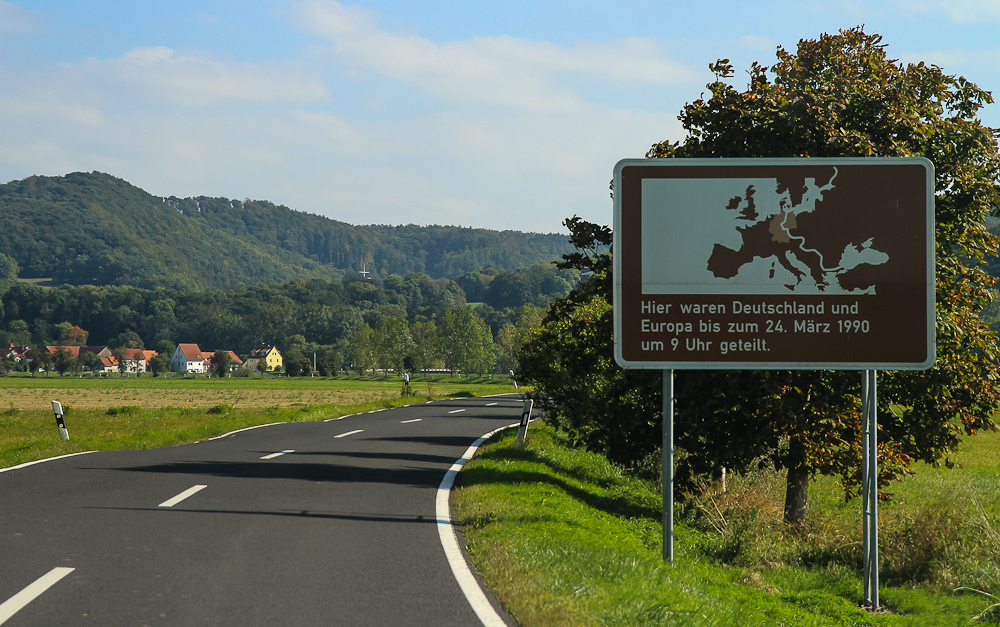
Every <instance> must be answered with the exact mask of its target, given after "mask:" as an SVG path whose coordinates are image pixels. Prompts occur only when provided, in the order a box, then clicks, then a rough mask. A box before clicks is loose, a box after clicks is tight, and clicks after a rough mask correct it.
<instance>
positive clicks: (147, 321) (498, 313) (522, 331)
mask: <svg viewBox="0 0 1000 627" xmlns="http://www.w3.org/2000/svg"><path fill="white" fill-rule="evenodd" d="M7 261H9V259H6V260H5V258H4V256H3V255H0V346H9V345H11V344H13V345H15V346H32V347H36V348H40V347H43V346H51V345H59V344H63V345H74V344H76V345H80V344H86V345H90V346H109V347H111V348H123V347H124V348H145V349H151V350H156V351H158V352H159V353H161V355H164V354H165V355H166V356H167V358H169V355H171V354H172V353H173V350H174V348H175V347H176V345H177V344H179V343H195V344H198V345H199V346H200V347H201V348H202V349H203V350H212V351H216V350H218V351H223V350H232V351H234V352H236V353H237V354H238V355H240V356H245V355H247V354H248V353H249V352H250V351H251V350H252V349H254V348H256V347H258V346H261V345H274V346H277V347H278V348H279V350H281V351H282V353H283V354H284V355H285V361H286V364H288V365H287V366H286V368H288V369H289V370H290V372H291V373H300V372H303V371H309V370H311V369H312V366H313V364H314V363H315V365H316V367H317V369H319V370H321V372H329V371H334V370H339V369H346V368H353V369H354V370H356V371H361V370H374V369H392V370H396V371H400V370H401V369H406V370H411V371H413V370H422V369H425V368H449V369H459V370H462V371H465V372H478V373H486V372H493V371H495V370H499V371H502V372H507V371H508V370H512V369H516V356H517V352H518V350H519V346H520V343H521V341H522V340H523V338H524V336H525V335H526V333H527V330H528V328H529V327H530V325H531V323H532V322H534V321H537V320H538V319H540V317H541V315H542V313H543V311H544V308H545V307H547V306H548V304H549V303H551V302H552V301H553V300H554V299H556V298H559V297H562V296H565V295H566V294H567V293H569V291H570V290H571V289H572V288H573V287H574V286H575V285H576V284H577V283H578V282H579V272H577V271H575V270H560V269H558V268H556V267H555V266H554V265H553V264H551V263H543V264H536V265H534V266H531V267H528V268H522V269H518V270H513V271H508V270H502V269H500V268H497V267H495V266H493V267H486V268H480V269H479V270H476V271H475V272H471V273H466V274H465V275H462V276H460V277H457V278H456V279H454V280H452V279H432V278H430V277H429V276H428V275H426V274H422V273H411V274H408V275H406V276H400V275H389V276H387V277H385V278H384V279H381V280H379V279H372V278H367V277H364V276H362V275H360V274H358V273H348V274H347V275H346V276H345V277H344V278H342V279H338V280H330V281H326V280H320V279H310V280H305V279H294V280H292V281H288V282H286V283H282V284H277V285H257V286H253V287H248V288H230V289H227V290H212V291H206V292H182V291H177V290H171V289H168V288H157V289H146V288H139V287H130V286H93V285H82V286H59V287H40V286H38V285H34V284H32V283H29V282H25V281H20V280H15V279H14V278H13V276H12V275H13V273H12V271H11V270H10V264H8V263H7ZM4 268H8V269H7V271H6V272H7V273H6V274H4ZM466 288H467V289H468V292H467V291H466ZM470 295H471V296H472V298H470ZM473 299H474V300H473ZM314 357H315V359H314Z"/></svg>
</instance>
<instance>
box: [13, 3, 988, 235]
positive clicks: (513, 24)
mask: <svg viewBox="0 0 1000 627" xmlns="http://www.w3.org/2000/svg"><path fill="white" fill-rule="evenodd" d="M859 25H864V27H865V30H866V32H869V33H878V34H880V35H882V36H883V43H885V44H886V45H887V50H888V53H889V55H890V57H892V58H896V59H899V60H901V61H903V62H909V61H924V62H927V63H933V64H935V65H938V66H940V67H941V68H943V69H944V71H945V72H947V73H948V74H955V75H961V76H964V77H965V78H967V79H969V80H970V81H972V82H974V83H976V84H977V85H979V86H980V87H982V88H983V89H986V90H989V91H996V92H997V97H998V98H1000V36H998V35H1000V0H844V1H841V2H829V1H828V0H807V1H792V0H788V1H780V0H776V1H761V2H756V1H754V0H743V1H738V2H737V1H732V0H698V1H697V2H687V3H679V2H674V1H670V0H659V1H657V0H614V2H611V1H603V0H531V1H511V2H472V1H470V0H426V1H419V0H360V1H351V0H343V1H342V2H337V1H335V0H304V1H282V0H198V1H197V2H195V1H189V0H171V1H170V2H136V1H135V0H102V1H101V2H82V1H79V0H71V1H67V0H37V1H28V0H23V1H22V0H16V1H14V2H9V1H7V0H0V182H8V181H12V180H18V179H22V178H25V177H28V176H31V175H44V176H61V175H64V174H68V173H70V172H78V171H83V172H90V171H100V172H106V173H108V174H111V175H114V176H116V177H119V178H122V179H125V180H126V181H128V182H130V183H132V184H133V185H136V186H138V187H141V188H142V189H144V190H146V191H147V192H149V193H151V194H154V195H157V196H178V197H187V196H215V197H225V198H236V199H241V200H242V199H244V198H250V199H255V200H269V201H271V202H273V203H275V204H279V205H285V206H287V207H290V208H292V209H295V210H298V211H305V212H308V213H313V214H318V215H322V216H327V217H330V218H333V219H337V220H342V221H344V222H348V223H351V224H393V225H395V224H420V225H430V224H440V225H459V226H471V227H479V228H488V229H496V230H506V229H512V230H519V231H532V232H542V233H554V232H562V233H564V232H566V230H565V227H563V226H562V221H563V220H564V219H566V218H568V217H570V216H573V215H579V216H581V217H582V218H584V219H586V220H590V221H593V222H598V223H601V224H610V222H611V217H612V205H611V199H610V197H609V189H608V185H609V183H610V181H611V177H612V173H613V169H614V166H615V163H617V162H618V161H619V160H620V159H623V158H636V157H642V156H644V154H645V153H646V151H647V150H648V149H649V147H650V146H651V145H652V144H654V143H657V142H660V141H663V140H668V139H669V140H672V141H676V140H683V138H684V131H683V129H682V128H681V126H680V123H679V122H678V120H677V115H678V113H679V112H680V111H681V109H682V108H683V106H684V104H685V103H687V102H691V101H693V100H696V99H697V98H698V97H699V96H701V94H702V93H704V91H705V85H706V84H707V83H709V82H710V81H711V80H713V77H712V74H711V72H710V71H709V69H708V66H709V64H710V63H712V62H714V61H716V60H718V59H721V58H728V59H730V61H731V62H732V64H733V65H734V67H735V70H736V74H735V77H734V79H733V85H734V86H735V87H737V88H743V87H746V84H747V81H746V77H747V74H746V70H747V69H748V68H749V67H750V64H751V63H752V62H753V61H759V62H760V63H762V64H764V65H770V64H772V63H774V61H775V51H776V49H777V48H778V47H779V46H780V47H783V48H785V49H787V50H790V51H793V50H794V49H795V45H796V43H797V42H798V41H799V40H800V39H815V38H817V37H818V36H819V35H820V34H822V33H825V32H828V33H834V32H836V31H838V30H840V29H847V28H852V27H855V26H859ZM980 117H981V119H982V120H983V122H984V123H985V124H987V125H988V126H992V127H1000V105H990V106H988V107H987V108H985V109H984V110H983V111H982V112H981V113H980Z"/></svg>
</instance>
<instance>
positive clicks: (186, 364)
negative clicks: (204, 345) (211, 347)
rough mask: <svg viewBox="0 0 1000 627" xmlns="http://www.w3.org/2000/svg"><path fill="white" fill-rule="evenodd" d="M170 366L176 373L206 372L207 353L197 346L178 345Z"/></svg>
mask: <svg viewBox="0 0 1000 627" xmlns="http://www.w3.org/2000/svg"><path fill="white" fill-rule="evenodd" d="M170 364H171V370H173V371H174V372H183V371H185V370H186V371H187V372H205V353H203V352H202V350H201V349H200V348H198V345H197V344H178V345H177V349H176V350H175V351H174V354H173V357H171V359H170Z"/></svg>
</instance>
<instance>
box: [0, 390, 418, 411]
mask: <svg viewBox="0 0 1000 627" xmlns="http://www.w3.org/2000/svg"><path fill="white" fill-rule="evenodd" d="M397 396H399V392H398V391H395V390H267V389H262V390H225V389H219V390H212V389H188V390H184V389H178V390H150V389H121V388H119V389H67V388H32V389H24V388H21V389H16V388H14V389H12V388H0V410H3V409H5V408H8V407H16V408H17V409H20V410H23V411H32V410H44V411H47V410H51V409H52V401H59V402H61V403H63V404H66V403H71V404H72V405H73V407H74V408H75V409H79V410H90V409H107V408H108V407H116V406H120V405H139V406H140V407H142V408H144V409H158V408H160V407H198V408H206V409H207V408H209V407H213V406H215V405H218V404H219V403H226V404H228V405H231V406H233V407H237V408H238V407H247V408H262V407H272V406H275V405H277V406H281V407H287V406H290V405H359V404H361V403H368V402H372V401H377V400H381V399H383V398H391V397H397Z"/></svg>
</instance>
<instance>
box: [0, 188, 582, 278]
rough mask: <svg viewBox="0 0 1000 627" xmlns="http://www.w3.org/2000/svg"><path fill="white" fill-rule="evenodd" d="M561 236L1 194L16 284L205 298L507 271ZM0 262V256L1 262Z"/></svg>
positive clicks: (121, 191)
mask: <svg viewBox="0 0 1000 627" xmlns="http://www.w3.org/2000/svg"><path fill="white" fill-rule="evenodd" d="M569 250H570V245H569V241H568V237H567V236H565V235H555V234H533V233H520V232H516V231H490V230H485V229H471V228H460V227H452V226H430V227H421V226H415V225H407V226H354V225H350V224H346V223H344V222H339V221H336V220H331V219H329V218H325V217H321V216H317V215H312V214H307V213H303V212H300V211H294V210H292V209H289V208H288V207H284V206H280V205H275V204H273V203H271V202H267V201H260V200H249V199H246V200H242V201H241V200H230V199H226V198H206V197H198V198H175V197H169V198H160V197H156V196H152V195H151V194H149V193H147V192H145V191H143V190H141V189H139V188H138V187H135V186H133V185H131V184H129V183H128V182H126V181H124V180H122V179H118V178H115V177H113V176H110V175H108V174H102V173H98V172H94V173H82V172H77V173H73V174H68V175H66V176H62V177H40V176H33V177H29V178H27V179H24V180H20V181H13V182H10V183H7V184H5V185H0V255H3V256H6V257H9V258H11V259H13V260H14V261H15V262H16V263H17V266H18V276H19V277H21V278H29V279H30V278H52V279H53V280H54V281H55V282H56V283H60V284H68V285H129V286H135V287H143V288H148V289H154V288H158V287H166V288H170V289H177V290H211V289H221V288H226V287H230V286H239V285H257V284H274V283H282V282H286V281H289V280H292V279H295V278H302V279H325V280H332V279H336V278H339V277H342V276H343V275H344V273H345V272H346V271H349V270H353V271H357V270H360V269H361V265H362V264H364V266H365V268H366V269H367V270H369V271H371V272H373V273H374V274H375V275H377V276H382V277H385V276H388V275H391V274H398V275H406V274H408V273H411V272H420V273H424V274H427V275H428V276H430V277H431V278H433V279H438V278H451V277H457V276H460V275H462V274H465V273H468V272H472V271H475V270H477V269H479V268H481V267H485V266H496V267H498V268H501V269H504V270H513V269H516V268H522V267H527V266H531V265H534V264H537V263H541V262H547V261H551V260H553V259H556V258H558V257H559V256H560V255H562V254H563V253H566V252H569ZM0 258H2V257H0Z"/></svg>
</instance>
